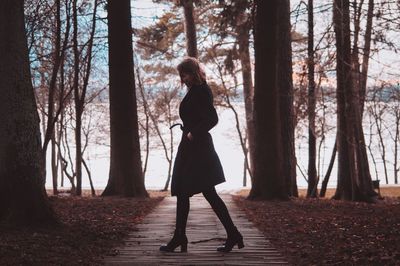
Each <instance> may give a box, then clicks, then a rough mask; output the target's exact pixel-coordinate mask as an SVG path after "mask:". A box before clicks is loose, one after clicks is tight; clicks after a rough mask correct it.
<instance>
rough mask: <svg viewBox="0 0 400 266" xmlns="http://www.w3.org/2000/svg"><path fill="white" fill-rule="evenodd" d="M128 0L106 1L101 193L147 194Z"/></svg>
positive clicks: (105, 194)
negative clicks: (106, 144) (106, 148)
mask: <svg viewBox="0 0 400 266" xmlns="http://www.w3.org/2000/svg"><path fill="white" fill-rule="evenodd" d="M130 10H131V6H130V1H129V0H109V1H108V5H107V11H108V34H109V35H108V41H109V76H110V124H111V127H110V131H111V132H110V134H111V141H110V142H111V159H110V160H111V161H110V176H109V180H108V183H107V187H106V188H105V190H104V192H103V194H102V195H103V196H108V195H123V196H131V197H135V196H137V197H143V196H148V194H147V191H146V189H145V186H144V178H143V172H142V165H141V158H140V144H139V128H138V116H137V105H136V90H135V76H134V68H133V67H134V65H133V51H132V28H131V12H130Z"/></svg>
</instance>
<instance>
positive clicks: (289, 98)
mask: <svg viewBox="0 0 400 266" xmlns="http://www.w3.org/2000/svg"><path fill="white" fill-rule="evenodd" d="M278 5H279V6H278V10H277V12H278V14H279V15H278V23H277V26H278V30H277V31H278V43H277V47H278V49H279V52H278V66H279V67H278V88H279V93H280V96H279V98H280V99H279V101H280V102H279V105H280V120H281V130H282V132H281V135H282V138H281V141H282V148H283V178H284V179H285V186H286V189H287V195H288V196H293V197H297V196H298V191H297V181H296V154H295V145H294V139H295V136H294V129H295V126H294V113H293V78H292V72H293V70H292V46H291V43H292V40H291V25H290V1H289V0H281V1H278Z"/></svg>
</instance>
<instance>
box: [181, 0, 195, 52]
mask: <svg viewBox="0 0 400 266" xmlns="http://www.w3.org/2000/svg"><path fill="white" fill-rule="evenodd" d="M181 4H182V6H183V13H184V16H185V34H186V51H187V55H188V56H191V57H196V58H197V56H198V52H197V39H196V24H195V22H194V10H193V0H181Z"/></svg>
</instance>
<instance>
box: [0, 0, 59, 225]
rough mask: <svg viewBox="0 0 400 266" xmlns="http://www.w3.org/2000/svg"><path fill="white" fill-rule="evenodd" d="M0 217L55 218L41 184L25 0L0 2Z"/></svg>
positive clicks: (21, 220) (37, 220) (31, 221)
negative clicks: (26, 33) (25, 19)
mask: <svg viewBox="0 0 400 266" xmlns="http://www.w3.org/2000/svg"><path fill="white" fill-rule="evenodd" d="M0 93H1V104H0V220H3V221H4V220H7V221H9V222H14V223H23V224H36V223H38V224H43V223H53V222H54V221H55V218H54V215H53V212H52V209H51V207H50V205H49V204H48V201H47V195H46V191H45V189H44V186H43V184H42V178H43V175H44V169H43V157H42V153H41V152H42V148H41V138H40V128H39V115H38V112H37V109H36V103H35V96H34V92H33V87H32V82H31V74H30V67H29V57H28V45H27V39H26V35H25V25H24V1H23V0H4V1H1V2H0Z"/></svg>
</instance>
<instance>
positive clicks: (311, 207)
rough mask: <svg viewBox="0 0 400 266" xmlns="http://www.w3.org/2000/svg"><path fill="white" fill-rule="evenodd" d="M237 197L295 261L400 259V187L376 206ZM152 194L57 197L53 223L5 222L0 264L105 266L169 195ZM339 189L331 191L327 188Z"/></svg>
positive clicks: (373, 262)
mask: <svg viewBox="0 0 400 266" xmlns="http://www.w3.org/2000/svg"><path fill="white" fill-rule="evenodd" d="M247 194H248V190H243V191H241V192H240V193H239V194H238V195H235V196H234V199H235V202H236V203H237V204H238V206H239V207H240V208H242V209H243V210H244V211H245V212H246V213H247V215H248V217H249V219H250V220H251V221H252V222H253V223H254V224H255V225H256V226H257V227H258V228H259V229H260V230H261V231H262V232H263V233H264V234H265V236H266V238H267V239H269V240H270V241H271V243H272V245H273V246H274V247H275V248H276V249H277V250H278V251H279V252H280V253H281V254H282V255H283V256H285V257H286V259H287V260H288V261H289V262H290V263H291V264H293V265H400V187H396V188H382V189H381V194H382V195H383V196H384V199H383V200H381V201H379V202H378V203H376V204H367V203H355V202H343V201H335V200H329V199H306V198H304V191H302V190H300V195H301V196H300V197H299V198H298V199H292V200H290V201H286V202H282V201H249V200H246V199H245V197H246V196H247ZM150 195H151V197H150V198H148V199H126V198H119V197H106V198H103V197H90V196H84V197H71V196H68V195H64V196H63V195H59V196H50V197H49V198H50V202H51V204H52V206H53V208H54V210H55V212H56V214H57V216H58V217H59V220H60V221H61V225H60V226H58V227H54V228H21V227H13V226H9V225H8V226H6V225H2V224H0V265H100V264H102V261H101V260H102V258H103V257H104V256H107V255H112V254H113V252H116V251H115V248H116V247H117V246H118V245H121V244H122V243H123V240H124V238H125V237H126V236H127V235H128V234H129V232H131V231H134V230H137V229H136V224H138V223H140V222H141V221H142V219H143V217H144V216H145V215H146V214H148V213H150V212H151V211H152V209H153V208H154V207H155V206H156V205H157V204H158V203H159V202H160V200H161V199H162V197H164V196H166V195H167V193H161V192H155V191H152V192H150ZM327 195H328V196H329V195H332V190H328V191H327Z"/></svg>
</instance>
